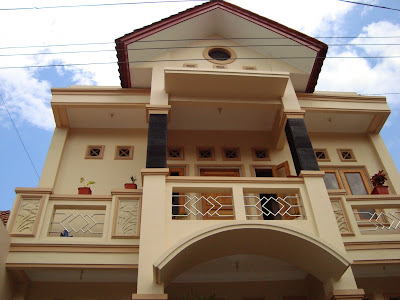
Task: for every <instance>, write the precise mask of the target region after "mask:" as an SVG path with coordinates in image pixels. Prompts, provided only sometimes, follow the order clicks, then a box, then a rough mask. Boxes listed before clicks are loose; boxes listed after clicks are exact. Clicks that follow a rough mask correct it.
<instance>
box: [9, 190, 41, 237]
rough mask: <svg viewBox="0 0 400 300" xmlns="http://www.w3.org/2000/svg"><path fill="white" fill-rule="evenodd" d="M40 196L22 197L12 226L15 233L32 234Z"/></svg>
mask: <svg viewBox="0 0 400 300" xmlns="http://www.w3.org/2000/svg"><path fill="white" fill-rule="evenodd" d="M41 201H42V197H22V198H21V202H20V205H19V209H18V214H17V216H16V218H15V222H14V224H13V227H12V233H13V234H15V235H34V231H35V224H36V223H37V218H38V213H39V208H40V202H41Z"/></svg>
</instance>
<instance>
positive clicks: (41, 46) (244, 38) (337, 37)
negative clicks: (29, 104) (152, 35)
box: [0, 36, 400, 50]
mask: <svg viewBox="0 0 400 300" xmlns="http://www.w3.org/2000/svg"><path fill="white" fill-rule="evenodd" d="M398 38H400V36H365V37H360V36H321V37H309V39H398ZM284 39H287V38H286V37H263V38H249V37H241V38H240V37H237V38H229V39H226V38H223V39H222V38H220V39H169V40H148V41H145V40H140V41H135V43H158V42H184V41H188V42H189V41H229V40H284ZM119 43H123V42H95V43H78V44H56V45H30V46H8V47H0V50H3V49H24V48H50V47H68V46H89V45H107V44H119Z"/></svg>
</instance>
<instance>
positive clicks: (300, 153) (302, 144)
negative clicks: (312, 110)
mask: <svg viewBox="0 0 400 300" xmlns="http://www.w3.org/2000/svg"><path fill="white" fill-rule="evenodd" d="M285 132H286V138H287V141H288V143H289V148H290V152H291V153H292V157H293V163H294V166H295V168H296V173H297V175H299V174H300V172H301V171H302V170H311V171H319V167H318V162H317V158H316V157H315V154H314V149H313V147H312V144H311V140H310V137H309V135H308V132H307V128H306V123H305V122H304V119H303V118H288V119H287V121H286V125H285Z"/></svg>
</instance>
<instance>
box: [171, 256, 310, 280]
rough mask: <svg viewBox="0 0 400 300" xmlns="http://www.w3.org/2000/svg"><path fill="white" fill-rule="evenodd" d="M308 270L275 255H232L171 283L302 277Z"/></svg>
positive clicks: (197, 267) (218, 259)
mask: <svg viewBox="0 0 400 300" xmlns="http://www.w3.org/2000/svg"><path fill="white" fill-rule="evenodd" d="M307 275H308V274H307V272H304V271H303V270H300V269H299V268H297V267H295V266H293V265H290V264H288V263H286V262H284V261H281V260H279V259H276V258H272V257H267V256H261V255H232V256H225V257H221V258H217V259H214V260H211V261H208V262H205V263H202V264H199V265H197V266H195V267H193V268H191V269H190V270H187V271H186V272H184V273H182V274H181V275H179V276H178V277H177V278H176V279H175V280H174V281H172V283H184V282H246V281H280V280H302V279H305V278H306V276H307Z"/></svg>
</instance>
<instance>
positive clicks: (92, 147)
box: [85, 145, 106, 159]
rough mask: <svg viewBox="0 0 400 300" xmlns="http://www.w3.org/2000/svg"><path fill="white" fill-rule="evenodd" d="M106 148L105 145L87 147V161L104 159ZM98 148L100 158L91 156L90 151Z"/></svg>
mask: <svg viewBox="0 0 400 300" xmlns="http://www.w3.org/2000/svg"><path fill="white" fill-rule="evenodd" d="M105 147H106V146H105V145H87V146H86V151H85V159H103V157H104V150H105ZM96 148H98V149H100V154H99V155H98V156H91V155H90V150H91V149H96Z"/></svg>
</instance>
